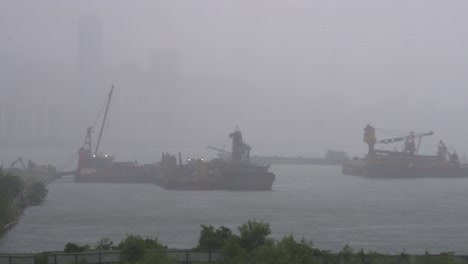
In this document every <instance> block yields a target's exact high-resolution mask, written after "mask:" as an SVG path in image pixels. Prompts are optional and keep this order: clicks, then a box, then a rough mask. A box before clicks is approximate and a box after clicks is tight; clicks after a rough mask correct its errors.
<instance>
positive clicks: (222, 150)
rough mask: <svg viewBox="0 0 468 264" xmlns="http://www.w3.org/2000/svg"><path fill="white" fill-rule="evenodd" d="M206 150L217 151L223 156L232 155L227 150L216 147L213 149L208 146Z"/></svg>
mask: <svg viewBox="0 0 468 264" xmlns="http://www.w3.org/2000/svg"><path fill="white" fill-rule="evenodd" d="M206 148H208V149H212V150H216V151H218V152H221V153H223V154H231V152H229V151H227V150H224V149H220V148H215V147H211V146H207V147H206Z"/></svg>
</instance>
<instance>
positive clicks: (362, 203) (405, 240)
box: [0, 165, 468, 254]
mask: <svg viewBox="0 0 468 264" xmlns="http://www.w3.org/2000/svg"><path fill="white" fill-rule="evenodd" d="M271 170H272V171H273V172H274V173H275V174H276V181H275V182H274V183H273V191H271V192H269V191H267V192H234V191H168V190H164V189H161V188H159V187H158V186H156V185H153V184H105V183H100V184H95V183H94V184H93V183H75V182H73V181H72V180H71V179H62V180H58V181H56V182H53V183H52V184H50V185H49V186H48V189H49V194H48V196H47V198H46V201H45V202H44V203H43V204H42V205H39V206H34V207H29V208H27V209H26V210H25V211H24V213H23V215H21V217H20V220H19V222H18V224H17V225H16V226H15V227H14V228H13V229H11V230H10V231H8V232H7V233H6V234H5V235H4V236H3V237H2V238H1V239H0V252H1V253H21V252H24V253H30V252H41V251H51V250H63V248H64V246H65V244H66V243H67V242H73V243H77V244H91V245H93V244H95V243H96V242H97V241H98V240H99V239H101V238H104V237H109V238H110V239H111V240H113V241H114V242H115V243H116V244H118V242H119V241H120V240H121V239H123V238H125V236H126V235H127V234H137V235H142V236H150V237H157V238H158V239H159V240H160V241H161V242H162V243H163V244H166V245H168V246H169V247H171V248H180V249H187V248H192V247H195V246H196V245H197V240H198V236H199V233H200V230H201V227H200V225H213V226H215V227H219V226H221V225H223V226H226V227H229V228H231V229H232V230H233V231H235V232H237V226H238V225H240V224H242V223H244V222H245V221H247V220H252V219H257V220H263V221H266V222H269V223H270V225H271V228H272V236H273V237H274V238H276V239H280V238H281V237H283V236H285V235H289V234H292V235H294V236H296V237H297V238H298V239H300V238H305V239H307V240H312V241H313V243H314V246H316V247H318V248H320V249H329V250H332V251H339V250H341V249H342V248H343V246H345V245H346V244H349V245H350V246H351V247H352V248H355V249H361V248H362V249H364V250H373V251H378V252H385V253H399V252H402V251H405V252H407V253H413V254H416V253H423V252H425V251H429V252H430V253H439V252H455V253H456V254H468V248H467V247H466V245H468V233H466V230H468V221H467V220H468V192H467V191H466V190H467V189H468V179H455V178H451V179H440V178H425V179H369V178H363V177H357V176H348V175H342V174H341V167H339V166H313V165H301V166H294V165H275V166H272V167H271Z"/></svg>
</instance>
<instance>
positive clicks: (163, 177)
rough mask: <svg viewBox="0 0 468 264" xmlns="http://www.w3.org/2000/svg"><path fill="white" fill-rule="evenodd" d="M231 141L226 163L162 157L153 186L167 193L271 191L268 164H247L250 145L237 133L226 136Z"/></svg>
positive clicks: (167, 155) (248, 162)
mask: <svg viewBox="0 0 468 264" xmlns="http://www.w3.org/2000/svg"><path fill="white" fill-rule="evenodd" d="M229 137H230V138H231V139H232V155H231V158H230V160H228V161H226V160H223V159H213V160H211V161H208V162H206V161H204V160H203V159H188V160H187V162H186V163H185V164H183V163H182V159H181V155H180V153H179V163H178V164H177V158H176V157H175V156H173V155H169V154H163V155H162V160H161V164H160V168H159V173H158V176H157V180H156V184H157V185H159V186H160V187H162V188H165V189H169V190H232V191H268V190H271V188H272V185H273V182H274V180H275V175H274V174H273V173H272V172H269V165H255V164H252V163H251V162H250V150H251V148H250V146H248V145H247V144H246V143H245V142H244V141H243V139H242V133H241V132H240V131H239V130H236V131H235V132H233V133H231V134H229Z"/></svg>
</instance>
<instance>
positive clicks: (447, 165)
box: [342, 125, 468, 178]
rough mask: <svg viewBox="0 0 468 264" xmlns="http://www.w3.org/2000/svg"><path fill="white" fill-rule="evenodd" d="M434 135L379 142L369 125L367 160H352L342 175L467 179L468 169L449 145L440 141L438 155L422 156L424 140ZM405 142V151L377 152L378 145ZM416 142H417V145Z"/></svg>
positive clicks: (373, 129)
mask: <svg viewBox="0 0 468 264" xmlns="http://www.w3.org/2000/svg"><path fill="white" fill-rule="evenodd" d="M433 134H434V133H433V132H432V131H431V132H428V133H423V134H414V133H413V132H411V133H410V134H409V135H407V136H402V137H397V138H390V139H384V140H377V139H376V136H375V128H374V127H372V126H370V125H367V126H366V127H365V128H364V143H366V144H368V147H369V151H368V153H367V155H366V156H365V157H364V158H353V159H351V160H349V161H347V162H345V163H344V164H343V166H342V172H343V174H347V175H359V176H366V177H371V178H424V177H437V178H450V177H467V176H468V168H467V167H466V166H462V165H461V164H460V161H459V158H458V155H457V154H456V153H455V152H450V151H449V150H448V148H447V146H446V145H445V144H444V143H443V142H442V140H441V141H439V144H438V149H437V154H436V155H419V154H418V150H419V146H420V143H421V139H422V137H424V136H430V135H433ZM402 141H404V147H403V150H402V151H389V150H376V149H375V148H374V145H375V144H389V143H395V142H402ZM416 141H417V143H416Z"/></svg>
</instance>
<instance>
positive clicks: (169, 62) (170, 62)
mask: <svg viewBox="0 0 468 264" xmlns="http://www.w3.org/2000/svg"><path fill="white" fill-rule="evenodd" d="M179 68H180V67H179V57H178V55H177V52H176V51H174V50H171V49H163V50H158V51H155V52H153V53H151V59H150V72H151V76H152V77H153V82H154V84H155V85H157V86H158V87H159V88H163V89H172V88H174V86H175V82H176V81H177V79H178V77H179V75H180V69H179Z"/></svg>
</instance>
